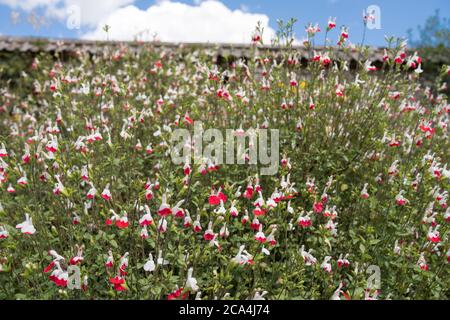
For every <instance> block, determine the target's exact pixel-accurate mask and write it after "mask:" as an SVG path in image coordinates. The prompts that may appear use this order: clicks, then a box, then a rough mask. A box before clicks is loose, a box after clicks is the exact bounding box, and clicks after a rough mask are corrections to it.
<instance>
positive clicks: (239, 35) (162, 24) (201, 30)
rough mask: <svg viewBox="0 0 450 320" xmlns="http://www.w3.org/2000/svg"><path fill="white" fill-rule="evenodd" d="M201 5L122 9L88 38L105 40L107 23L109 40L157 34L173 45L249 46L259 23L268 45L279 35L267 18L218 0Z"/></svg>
mask: <svg viewBox="0 0 450 320" xmlns="http://www.w3.org/2000/svg"><path fill="white" fill-rule="evenodd" d="M197 3H198V5H195V4H194V5H188V4H184V3H180V2H171V1H162V2H161V1H160V2H158V3H156V4H155V5H152V6H150V7H149V8H148V9H147V10H141V9H139V8H137V7H135V6H133V5H129V6H126V7H123V8H119V9H117V10H115V11H114V12H112V13H111V14H109V15H108V16H107V17H106V18H104V19H102V20H101V21H100V22H99V23H98V25H97V28H96V29H95V30H93V31H91V32H88V33H87V34H85V35H84V38H86V39H100V40H104V39H105V38H106V35H105V32H104V31H103V26H104V25H105V24H107V25H109V26H110V27H111V29H110V31H109V38H110V39H113V40H134V39H135V38H136V37H137V35H140V39H141V40H151V39H152V38H153V34H155V33H156V34H157V37H158V39H159V40H161V41H169V42H219V43H220V42H228V43H247V42H249V41H250V40H251V35H252V33H253V31H254V30H255V27H256V24H257V23H258V21H261V23H262V26H263V27H264V30H265V32H264V40H265V42H269V41H270V39H271V38H272V37H273V36H274V34H275V32H274V30H273V29H272V28H270V27H269V17H268V16H267V15H264V14H256V13H248V12H243V11H242V10H230V9H229V8H227V7H226V6H225V5H224V4H222V3H221V2H220V1H216V0H206V1H200V2H197Z"/></svg>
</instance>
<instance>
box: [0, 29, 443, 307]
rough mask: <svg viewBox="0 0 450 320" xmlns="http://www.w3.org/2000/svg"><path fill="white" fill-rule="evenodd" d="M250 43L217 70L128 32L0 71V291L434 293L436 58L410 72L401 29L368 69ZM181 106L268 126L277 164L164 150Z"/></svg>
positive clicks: (438, 272)
mask: <svg viewBox="0 0 450 320" xmlns="http://www.w3.org/2000/svg"><path fill="white" fill-rule="evenodd" d="M313 33H314V32H313V30H312V31H311V34H310V36H313ZM254 40H255V42H259V37H257V36H255V37H254ZM345 41H346V35H345V32H343V33H342V34H341V43H340V45H341V46H342V47H345V46H346V45H345ZM258 46H259V44H258V43H255V45H254V47H253V51H252V57H251V59H249V60H248V61H243V60H241V61H235V62H232V63H230V64H229V65H226V66H224V67H223V68H221V69H216V66H214V64H213V62H212V59H211V57H212V56H211V55H212V52H209V51H208V50H203V49H201V48H199V49H195V50H194V49H193V50H186V49H183V48H179V49H176V50H173V49H161V50H156V49H154V48H152V46H151V45H149V46H148V45H145V44H142V46H141V48H140V50H139V51H138V52H133V51H131V50H129V48H128V47H126V46H124V47H121V48H118V49H117V50H113V51H110V50H106V49H105V51H104V52H102V53H101V54H99V55H95V56H93V57H92V56H90V55H89V54H87V53H86V52H78V56H77V58H75V59H70V60H69V61H65V62H61V61H60V60H59V56H58V53H56V55H55V57H56V62H55V60H54V58H55V57H53V56H49V55H45V54H41V55H40V56H39V57H38V58H36V59H35V60H34V61H33V63H32V64H30V65H24V66H23V73H22V74H21V76H20V78H15V79H12V80H13V81H7V80H9V79H4V77H2V79H3V81H2V95H1V97H0V110H1V113H0V117H1V126H0V134H1V137H0V145H1V144H3V147H2V146H0V157H1V159H0V180H1V190H0V191H1V192H0V203H1V205H2V206H1V208H0V236H1V237H0V238H1V239H0V250H1V251H0V298H3V299H24V298H26V299H65V298H72V299H110V298H124V299H130V298H137V299H166V298H169V299H173V298H178V299H182V298H183V299H188V298H189V299H192V298H194V297H195V296H196V295H197V296H200V294H199V293H198V292H201V297H202V298H204V299H213V298H219V299H222V298H231V299H247V298H260V297H261V295H262V296H263V297H265V298H268V299H330V298H332V297H333V298H338V297H340V298H342V299H364V298H366V299H369V298H377V297H380V298H383V299H386V298H392V299H435V298H444V299H445V298H448V288H449V281H448V279H449V277H448V276H449V272H448V271H449V269H448V261H449V259H450V258H449V254H450V253H449V243H448V230H449V227H448V226H449V222H450V212H449V209H448V207H447V204H448V189H449V178H450V172H449V169H448V168H447V163H448V161H449V156H450V155H449V152H448V151H449V147H450V146H449V139H448V122H449V119H448V113H449V110H450V107H449V105H448V102H447V96H446V95H444V94H442V92H440V91H439V90H442V89H444V87H442V79H443V78H442V77H444V76H446V75H447V74H448V72H449V71H448V70H449V69H448V68H447V67H443V68H442V72H441V74H440V75H439V76H438V77H436V79H435V83H436V86H434V87H432V88H428V87H423V86H422V85H421V84H420V65H421V58H420V57H419V56H417V55H414V54H413V52H409V51H408V50H407V49H406V48H405V46H404V45H403V44H402V43H401V42H398V44H396V45H391V46H390V47H389V49H388V50H387V52H386V56H385V62H384V63H385V68H383V71H380V70H375V69H376V68H374V67H372V65H371V63H370V61H368V62H367V63H364V61H365V60H366V59H367V58H368V53H367V52H366V51H365V50H363V51H361V53H360V57H361V61H362V62H361V63H360V65H359V68H358V69H357V70H356V71H349V70H348V64H347V63H346V62H344V61H341V62H340V63H339V64H338V63H337V62H336V60H337V58H336V55H337V49H336V48H333V47H329V48H326V49H325V50H324V51H321V52H320V53H316V52H314V50H313V48H311V49H310V50H309V53H308V54H309V63H308V65H307V66H306V67H305V66H302V65H301V64H300V63H299V61H298V53H297V52H296V51H295V50H293V49H291V47H290V45H289V43H288V46H287V47H286V48H285V50H284V51H282V57H281V59H280V58H276V57H275V56H274V55H273V54H272V53H270V52H269V51H266V50H261V49H258ZM343 50H344V51H345V50H350V49H349V48H344V49H343ZM193 121H202V122H203V126H204V127H205V128H218V129H220V130H223V131H224V130H225V129H228V128H233V129H239V128H242V129H244V130H247V129H249V128H269V129H279V130H280V169H279V171H278V173H277V174H276V175H273V176H261V175H258V174H259V172H260V165H250V164H247V165H237V164H236V165H225V164H224V165H217V164H216V163H214V159H207V160H206V161H205V163H204V165H200V166H199V165H196V164H193V163H191V164H190V165H175V164H173V162H172V161H171V159H170V156H169V153H170V151H171V150H172V144H171V141H170V137H171V132H172V131H173V130H174V129H176V128H186V129H188V130H192V128H193V123H192V122H193ZM255 132H256V133H258V132H259V131H258V130H256V131H255ZM108 187H109V188H108ZM219 190H220V192H219ZM108 192H110V194H109V193H108ZM218 192H219V193H218ZM163 197H164V198H165V199H166V200H167V206H166V205H165V203H164V201H163ZM220 200H222V202H220ZM179 201H183V202H182V203H181V204H180V205H179V206H177V205H176V204H177V203H178V202H179ZM112 211H114V213H113V212H112ZM146 213H147V214H146ZM25 215H27V217H29V220H27V221H25V222H24V223H23V221H24V219H25ZM150 217H151V218H150ZM197 218H198V219H199V220H196V219H197ZM196 221H198V222H199V223H196ZM21 223H22V224H21ZM146 224H147V226H144V225H146ZM260 225H261V227H259V226H260ZM200 228H201V230H200ZM259 231H260V232H259ZM241 246H242V247H241ZM244 246H245V247H244ZM149 254H152V258H149ZM153 259H154V260H153ZM152 261H154V264H155V265H153V263H152ZM71 264H72V265H77V266H79V267H80V269H81V282H82V290H69V289H68V288H66V286H67V277H68V274H67V270H68V267H69V265H71ZM369 266H378V267H379V268H380V270H381V283H380V288H379V290H377V288H376V287H371V289H368V287H370V283H371V281H370V279H369V281H368V278H369V276H371V274H372V273H371V272H370V270H373V269H371V268H369ZM153 267H154V268H153ZM189 270H191V271H189ZM367 271H369V273H367ZM189 272H192V273H191V274H190V275H189V276H188V273H189ZM197 286H198V287H197ZM178 289H179V290H178Z"/></svg>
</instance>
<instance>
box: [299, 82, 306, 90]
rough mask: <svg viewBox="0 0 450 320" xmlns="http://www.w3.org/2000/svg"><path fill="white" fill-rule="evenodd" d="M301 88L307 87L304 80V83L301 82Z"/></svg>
mask: <svg viewBox="0 0 450 320" xmlns="http://www.w3.org/2000/svg"><path fill="white" fill-rule="evenodd" d="M300 88H302V89H305V88H306V82H305V81H302V83H300Z"/></svg>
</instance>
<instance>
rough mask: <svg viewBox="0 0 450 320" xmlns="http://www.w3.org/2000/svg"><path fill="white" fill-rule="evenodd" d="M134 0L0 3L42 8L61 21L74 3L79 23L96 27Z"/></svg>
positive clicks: (8, 0)
mask: <svg viewBox="0 0 450 320" xmlns="http://www.w3.org/2000/svg"><path fill="white" fill-rule="evenodd" d="M134 2H135V0H0V4H5V5H7V6H9V7H11V8H13V9H22V10H25V11H31V10H34V9H38V8H43V9H45V11H46V13H45V14H46V16H47V17H49V18H56V19H59V20H61V21H63V20H65V19H67V17H68V8H70V7H71V6H73V5H76V6H78V7H79V8H80V13H81V24H82V25H85V26H88V27H96V26H97V24H98V22H99V21H100V20H101V19H102V18H104V17H105V16H108V15H110V14H111V13H113V12H114V11H115V10H117V9H119V8H121V7H123V6H126V5H129V4H132V3H134Z"/></svg>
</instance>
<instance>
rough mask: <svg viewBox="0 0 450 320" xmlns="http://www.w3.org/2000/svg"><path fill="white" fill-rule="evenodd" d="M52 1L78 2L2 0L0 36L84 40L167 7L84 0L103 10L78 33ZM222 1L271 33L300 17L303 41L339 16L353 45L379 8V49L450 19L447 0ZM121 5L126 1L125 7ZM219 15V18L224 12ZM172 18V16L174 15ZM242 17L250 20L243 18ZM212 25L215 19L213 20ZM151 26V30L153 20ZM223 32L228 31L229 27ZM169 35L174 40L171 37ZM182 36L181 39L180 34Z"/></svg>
mask: <svg viewBox="0 0 450 320" xmlns="http://www.w3.org/2000/svg"><path fill="white" fill-rule="evenodd" d="M52 1H53V2H58V3H59V6H60V7H63V6H64V5H65V4H64V3H65V2H64V1H66V2H67V3H77V0H48V1H47V4H46V0H22V5H21V4H20V1H15V0H0V34H2V35H11V36H41V37H52V38H59V37H61V38H80V37H83V36H84V35H86V34H87V33H89V32H92V30H94V29H99V28H100V26H99V25H96V23H97V24H100V21H101V20H102V19H103V18H106V17H107V16H108V15H109V14H111V12H114V10H119V9H121V8H123V7H125V6H127V5H130V4H131V5H134V6H135V7H136V8H137V9H139V10H141V11H142V12H144V11H145V10H147V9H148V8H149V7H150V6H158V5H161V3H163V1H161V0H159V1H155V0H153V1H152V0H135V1H133V0H116V1H115V2H118V3H119V4H118V5H116V7H114V8H111V9H110V10H109V9H105V10H103V9H104V8H103V9H102V10H103V11H101V10H100V9H96V7H97V5H95V6H94V8H91V7H89V6H88V7H87V5H86V1H82V0H80V1H81V2H83V3H84V5H83V6H82V8H83V10H88V11H95V10H99V11H98V12H94V13H93V12H90V15H91V16H90V17H89V19H90V24H85V23H82V25H81V28H80V29H79V30H70V29H68V28H67V27H66V22H65V20H64V19H65V18H64V17H63V16H61V12H59V13H54V14H49V13H48V12H49V8H51V7H52V5H51V4H50V3H51V2H52ZM97 1H98V0H97ZM97 1H92V2H97ZM100 2H101V0H100ZM113 2H114V1H113ZM172 2H181V3H184V4H187V5H189V6H198V5H199V4H200V2H201V1H200V0H196V1H193V0H173V1H172ZM221 2H222V4H223V5H224V6H226V7H227V8H228V9H230V10H231V11H234V10H240V11H243V12H245V13H248V14H255V13H258V14H263V15H266V16H268V18H269V22H268V26H269V27H271V28H273V29H276V24H277V23H276V20H277V19H284V20H287V19H289V18H290V17H295V18H297V19H298V22H297V27H296V30H295V31H296V36H297V38H299V39H301V38H303V37H304V36H305V32H304V27H305V25H306V24H307V23H309V22H312V23H316V22H318V23H319V24H320V25H321V27H322V30H323V29H325V25H326V22H327V21H328V17H330V16H333V17H334V16H335V17H337V25H338V27H339V26H341V25H345V26H348V27H349V28H350V40H351V41H352V42H354V43H359V42H360V41H361V38H362V33H363V25H362V21H361V15H362V11H363V9H364V8H367V7H368V6H369V5H377V6H379V7H380V9H381V29H380V30H367V34H366V43H368V44H371V45H377V46H381V45H384V43H385V42H384V35H395V36H406V34H407V33H406V32H407V30H408V29H409V28H413V29H414V30H415V29H416V27H417V25H419V24H423V23H424V22H425V20H426V18H427V17H429V16H430V15H432V14H433V13H434V11H435V10H436V9H440V13H441V16H444V17H449V15H450V1H449V0H427V1H426V2H423V1H411V0H410V1H407V0H390V1H389V0H310V1H305V0H276V1H273V0H222V1H221ZM24 3H29V4H30V5H29V6H28V7H26V6H25V5H23V4H24ZM33 3H40V4H41V5H40V6H33ZM120 3H123V5H121V4H120ZM108 5H109V4H108ZM30 8H31V9H30ZM108 10H109V11H108ZM12 11H16V12H17V13H19V14H20V15H19V19H18V21H17V22H16V24H14V23H13V21H12V19H11V13H12ZM31 12H34V13H35V14H36V15H37V16H38V17H44V16H46V15H47V16H46V17H45V21H46V25H44V26H41V27H40V28H39V29H35V28H33V27H32V26H31V24H30V23H29V22H27V18H28V17H29V15H30V13H31ZM63 13H64V11H63ZM95 14H97V16H98V22H97V21H96V20H95V19H93V17H92V15H94V16H95ZM217 14H220V12H218V13H217ZM82 17H83V15H82ZM128 17H133V15H132V14H131V16H130V14H129V15H128ZM143 17H144V16H143ZM168 17H170V15H169V16H168ZM249 17H250V16H249ZM143 19H144V18H143ZM242 19H246V18H245V17H243V18H242ZM131 20H132V19H131ZM149 20H150V19H149ZM166 20H167V21H168V22H167V23H171V22H170V20H171V19H170V18H167V19H166ZM205 21H206V20H205ZM210 21H214V19H213V20H210ZM148 23H149V25H150V26H152V22H148ZM161 23H162V24H164V22H160V24H161ZM205 23H208V22H205ZM184 24H185V25H190V24H191V21H185V22H184ZM175 27H176V26H175ZM215 27H216V28H220V26H217V25H216V26H215ZM135 28H137V27H135ZM159 28H164V25H162V26H159ZM208 28H209V26H207V25H206V29H208ZM223 28H227V27H226V26H225V27H223ZM159 30H160V29H159ZM193 30H194V31H193V33H196V32H200V31H196V29H193ZM230 32H231V31H230ZM235 32H238V31H235ZM97 34H98V32H97ZM168 37H169V38H170V36H168ZM179 37H181V39H182V35H180V36H179ZM205 37H206V39H207V40H210V39H208V38H207V37H208V36H207V35H205ZM318 37H319V38H318V39H319V40H320V42H322V41H323V40H322V39H323V37H324V34H323V32H322V34H319V36H318ZM336 37H337V31H334V34H330V38H332V39H334V38H336ZM177 39H178V38H177ZM201 39H203V38H201ZM214 39H215V38H214ZM214 39H211V41H214ZM219 39H220V37H219ZM224 39H225V40H226V39H228V38H226V37H224ZM162 40H167V39H162ZM169 40H172V39H169Z"/></svg>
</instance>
